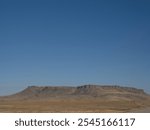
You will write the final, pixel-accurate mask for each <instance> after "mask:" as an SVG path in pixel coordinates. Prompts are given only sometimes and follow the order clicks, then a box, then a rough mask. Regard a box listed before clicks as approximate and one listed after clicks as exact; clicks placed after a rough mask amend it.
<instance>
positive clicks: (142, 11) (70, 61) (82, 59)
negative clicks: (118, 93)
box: [0, 0, 150, 95]
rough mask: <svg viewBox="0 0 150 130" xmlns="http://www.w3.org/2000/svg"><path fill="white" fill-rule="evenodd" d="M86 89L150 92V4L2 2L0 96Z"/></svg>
mask: <svg viewBox="0 0 150 130" xmlns="http://www.w3.org/2000/svg"><path fill="white" fill-rule="evenodd" d="M82 84H112V85H123V86H132V87H137V88H143V89H145V91H146V92H150V2H149V1H148V0H136V1H135V0H0V95H5V94H11V93H14V92H17V91H20V90H22V89H24V88H25V87H27V86H30V85H73V86H76V85H82Z"/></svg>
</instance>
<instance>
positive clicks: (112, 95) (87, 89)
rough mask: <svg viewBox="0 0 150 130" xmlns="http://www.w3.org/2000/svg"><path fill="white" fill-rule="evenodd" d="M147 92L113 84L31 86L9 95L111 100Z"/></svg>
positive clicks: (28, 97) (20, 97) (140, 97)
mask: <svg viewBox="0 0 150 130" xmlns="http://www.w3.org/2000/svg"><path fill="white" fill-rule="evenodd" d="M147 96H148V95H147V94H146V93H145V92H144V90H142V89H137V88H131V87H120V86H111V85H82V86H77V87H71V86H70V87H67V86H29V87H27V88H26V89H24V90H23V91H21V92H18V93H16V94H13V95H10V96H7V98H11V99H16V98H19V99H20V100H21V99H30V100H32V99H48V98H59V97H61V98H79V97H91V98H103V99H109V100H120V99H124V100H137V99H142V100H143V99H146V98H147Z"/></svg>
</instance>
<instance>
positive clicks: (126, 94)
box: [0, 85, 150, 112]
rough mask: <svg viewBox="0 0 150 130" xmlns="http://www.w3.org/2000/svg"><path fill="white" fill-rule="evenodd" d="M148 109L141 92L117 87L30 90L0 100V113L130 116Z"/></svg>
mask: <svg viewBox="0 0 150 130" xmlns="http://www.w3.org/2000/svg"><path fill="white" fill-rule="evenodd" d="M149 106H150V96H149V95H148V94H146V93H145V92H144V91H143V90H142V89H136V88H129V87H120V86H102V85H83V86H78V87H65V86H57V87H56V86H30V87H28V88H26V89H24V90H23V91H21V92H18V93H16V94H13V95H9V96H4V97H0V112H1V111H2V112H132V111H134V110H137V109H139V110H141V109H144V108H147V107H149Z"/></svg>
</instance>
